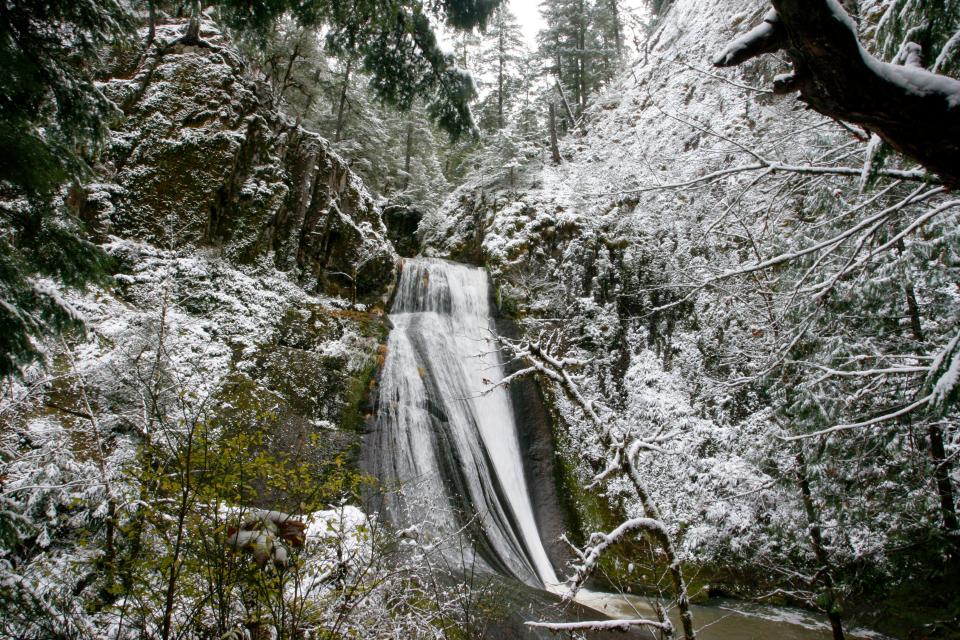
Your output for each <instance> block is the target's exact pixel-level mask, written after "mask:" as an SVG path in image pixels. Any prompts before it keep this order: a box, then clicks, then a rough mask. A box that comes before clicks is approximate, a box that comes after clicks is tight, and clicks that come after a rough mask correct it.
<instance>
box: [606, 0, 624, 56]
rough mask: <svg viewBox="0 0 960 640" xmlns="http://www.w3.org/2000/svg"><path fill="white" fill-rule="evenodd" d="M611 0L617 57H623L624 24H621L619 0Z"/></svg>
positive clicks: (614, 44)
mask: <svg viewBox="0 0 960 640" xmlns="http://www.w3.org/2000/svg"><path fill="white" fill-rule="evenodd" d="M609 1H610V15H611V16H612V18H613V46H614V50H615V51H616V52H617V59H618V60H619V59H620V58H621V57H623V26H622V25H621V24H620V7H619V0H609Z"/></svg>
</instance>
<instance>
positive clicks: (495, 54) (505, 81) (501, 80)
mask: <svg viewBox="0 0 960 640" xmlns="http://www.w3.org/2000/svg"><path fill="white" fill-rule="evenodd" d="M485 42H486V46H485V47H484V50H483V53H482V55H481V69H482V72H481V76H483V77H485V78H489V82H490V83H491V85H492V87H491V91H490V93H489V94H488V95H487V96H486V97H485V99H484V100H483V102H482V103H481V105H480V126H481V128H482V129H484V130H487V131H490V130H502V129H504V128H505V127H506V126H507V111H508V110H509V105H510V103H511V102H513V100H514V98H515V97H516V96H517V94H519V93H520V92H521V91H522V90H523V81H522V77H521V74H522V71H523V66H524V62H525V61H526V58H527V57H528V56H527V51H526V43H525V42H524V39H523V32H522V31H521V29H520V24H519V23H518V22H517V18H516V16H514V15H513V14H512V13H511V12H510V10H509V9H507V8H506V7H500V8H499V9H497V11H496V12H495V13H494V15H493V19H492V20H491V22H490V27H489V28H488V29H487V32H486V34H485Z"/></svg>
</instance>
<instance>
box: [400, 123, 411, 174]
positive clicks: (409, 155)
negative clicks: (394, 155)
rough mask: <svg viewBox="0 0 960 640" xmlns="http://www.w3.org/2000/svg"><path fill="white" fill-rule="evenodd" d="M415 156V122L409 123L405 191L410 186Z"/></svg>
mask: <svg viewBox="0 0 960 640" xmlns="http://www.w3.org/2000/svg"><path fill="white" fill-rule="evenodd" d="M412 157H413V123H412V122H409V123H407V150H406V158H405V159H404V161H403V171H404V176H403V189H402V190H403V191H406V190H407V187H409V186H410V161H411V158H412Z"/></svg>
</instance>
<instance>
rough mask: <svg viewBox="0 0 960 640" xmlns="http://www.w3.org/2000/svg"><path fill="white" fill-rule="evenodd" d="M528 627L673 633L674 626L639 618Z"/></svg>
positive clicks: (542, 624) (537, 624)
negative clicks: (637, 629)
mask: <svg viewBox="0 0 960 640" xmlns="http://www.w3.org/2000/svg"><path fill="white" fill-rule="evenodd" d="M525 624H526V625H527V626H528V627H536V628H538V629H546V630H547V631H556V632H558V633H560V632H564V631H630V630H631V629H633V628H634V627H648V628H650V629H660V630H661V631H666V632H672V631H673V625H672V624H670V623H669V622H657V621H656V620H646V619H644V618H638V619H636V620H597V621H594V622H527V623H525Z"/></svg>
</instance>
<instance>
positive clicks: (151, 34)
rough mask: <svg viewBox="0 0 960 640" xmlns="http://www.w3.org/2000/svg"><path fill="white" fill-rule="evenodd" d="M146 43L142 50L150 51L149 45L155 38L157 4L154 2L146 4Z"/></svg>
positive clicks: (150, 0)
mask: <svg viewBox="0 0 960 640" xmlns="http://www.w3.org/2000/svg"><path fill="white" fill-rule="evenodd" d="M147 12H148V17H147V24H148V26H147V41H146V43H145V44H144V46H143V48H144V50H148V49H150V45H152V44H153V41H154V40H155V39H156V37H157V3H156V2H155V1H154V0H149V2H147Z"/></svg>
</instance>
